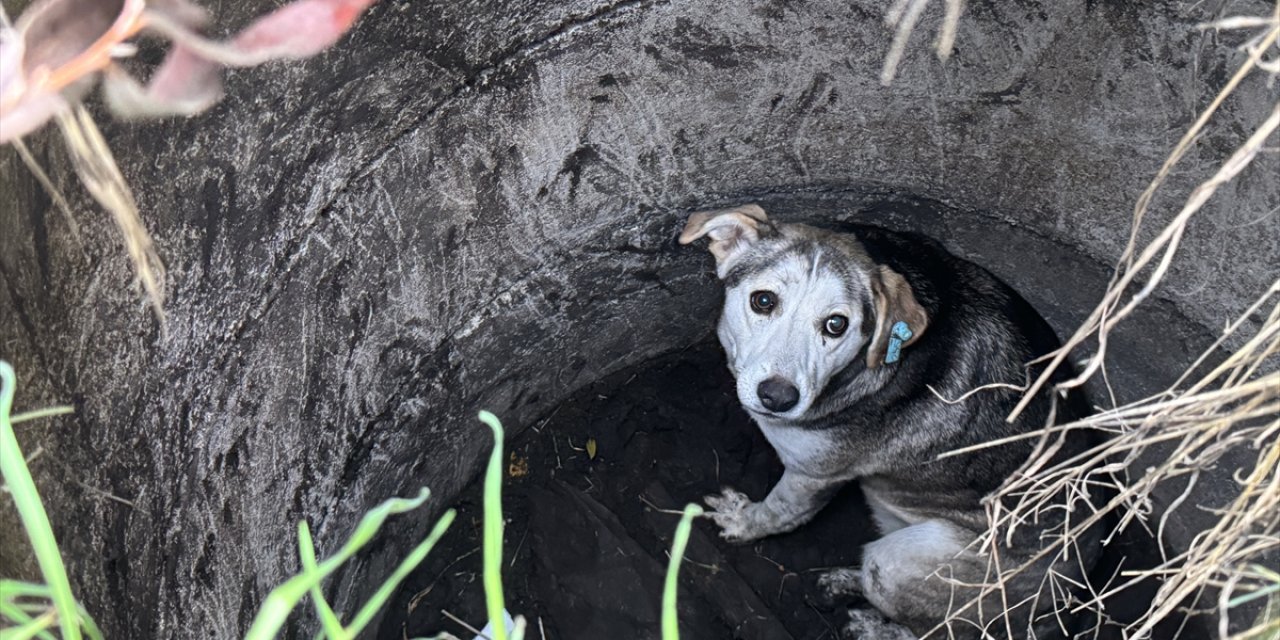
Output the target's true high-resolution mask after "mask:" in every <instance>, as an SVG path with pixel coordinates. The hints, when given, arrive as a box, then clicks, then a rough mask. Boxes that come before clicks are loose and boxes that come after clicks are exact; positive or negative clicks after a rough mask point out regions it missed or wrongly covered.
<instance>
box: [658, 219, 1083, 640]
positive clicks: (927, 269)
mask: <svg viewBox="0 0 1280 640" xmlns="http://www.w3.org/2000/svg"><path fill="white" fill-rule="evenodd" d="M704 237H706V238H708V239H709V240H710V244H709V249H710V251H711V253H712V255H713V256H714V257H715V263H716V274H717V275H718V276H719V278H720V279H721V280H722V281H723V284H724V288H725V296H724V310H723V314H722V316H721V318H720V321H719V326H718V330H717V334H718V336H719V339H720V343H721V344H722V345H723V347H724V351H725V354H726V357H727V361H728V365H729V369H730V371H731V372H732V374H733V376H734V377H735V379H736V381H737V395H738V398H739V400H740V402H741V403H742V406H743V407H744V408H745V409H746V411H747V412H748V413H749V414H750V415H751V417H752V418H753V419H754V420H755V422H756V423H757V424H758V425H759V427H760V429H761V430H762V431H763V433H764V435H765V437H766V438H767V439H768V441H769V443H770V444H771V445H772V446H773V448H774V450H775V451H776V452H777V454H778V457H779V458H780V459H781V461H782V463H783V466H784V469H785V470H784V472H783V475H782V478H781V479H780V480H779V481H778V483H777V484H776V485H775V486H774V487H773V489H772V490H771V491H770V492H769V495H768V496H767V497H766V498H765V499H764V500H763V501H761V502H753V501H751V500H750V499H749V498H747V496H745V495H743V494H741V493H739V492H737V491H734V490H733V489H731V488H724V490H723V492H722V493H721V494H720V495H717V496H709V497H707V498H706V503H707V505H708V506H709V507H710V508H711V509H712V511H710V512H709V514H708V515H709V516H710V517H711V518H712V519H713V520H714V522H715V523H716V524H717V525H718V526H719V528H720V529H721V536H722V537H724V538H725V539H727V540H729V541H733V542H747V541H752V540H756V539H759V538H762V537H765V536H770V535H775V534H779V533H783V532H787V531H791V530H793V529H795V528H796V527H799V526H800V525H802V524H804V523H805V522H807V521H809V520H810V519H811V518H813V516H814V514H816V513H817V512H818V511H819V510H820V509H822V508H823V507H824V506H825V505H826V503H827V501H828V500H829V499H830V498H831V497H832V495H833V494H834V493H835V492H836V491H837V489H839V488H840V487H841V486H842V485H845V484H846V483H848V482H851V481H855V480H856V481H857V482H858V483H859V484H860V485H861V489H862V492H863V494H864V495H865V497H866V500H867V503H868V505H869V507H870V509H871V515H872V520H873V521H874V523H875V524H876V526H877V528H878V529H879V531H880V533H881V534H882V537H880V538H879V539H877V540H875V541H873V542H871V543H870V544H868V545H866V547H865V548H864V550H863V557H862V564H861V567H860V568H858V569H838V570H835V571H832V572H830V573H828V574H826V575H824V576H823V577H822V578H821V579H820V584H821V585H822V586H823V587H824V588H825V589H827V590H828V591H829V592H831V593H832V594H843V593H852V594H860V595H861V596H862V597H864V598H865V599H866V600H867V602H869V603H870V604H871V605H872V606H873V607H874V608H875V610H874V611H871V610H865V609H853V610H851V611H850V616H851V619H850V622H849V624H848V626H847V627H846V628H845V632H846V635H847V637H852V638H867V639H878V640H899V639H907V638H911V639H914V638H917V637H921V636H926V635H927V634H932V635H930V637H943V638H986V637H995V638H1002V637H1007V636H1010V635H1012V636H1014V637H1018V636H1022V635H1023V634H1024V632H1025V635H1026V637H1036V638H1048V637H1054V636H1055V634H1058V635H1061V634H1062V632H1061V631H1060V630H1057V631H1055V629H1058V628H1059V625H1058V622H1057V621H1055V620H1052V619H1049V618H1052V617H1053V616H1052V615H1050V614H1049V613H1046V612H1051V610H1053V609H1054V607H1053V606H1052V604H1053V597H1050V596H1045V597H1036V594H1037V593H1039V591H1040V590H1041V589H1042V587H1043V583H1044V581H1045V576H1046V574H1047V572H1048V571H1049V570H1050V569H1052V570H1054V571H1056V572H1058V575H1060V576H1063V577H1065V578H1067V579H1068V580H1076V581H1079V580H1080V578H1081V575H1082V574H1083V573H1084V572H1087V571H1088V569H1089V568H1090V567H1091V566H1092V565H1093V564H1094V562H1095V561H1096V559H1097V556H1098V554H1099V552H1098V549H1099V548H1100V544H1098V540H1099V538H1100V536H1095V537H1089V536H1085V539H1083V540H1079V541H1078V544H1077V545H1076V546H1077V549H1078V550H1077V552H1076V553H1075V554H1073V555H1072V556H1071V558H1070V560H1069V562H1057V563H1055V562H1054V560H1053V554H1047V555H1046V554H1041V555H1046V557H1045V558H1044V559H1039V560H1038V561H1037V562H1036V563H1034V564H1033V566H1032V567H1031V569H1030V570H1028V571H1024V572H1022V573H1020V574H1018V575H1016V576H1013V577H1010V578H1008V579H1007V580H1006V583H1007V585H1006V588H1005V589H1004V590H1003V592H1002V593H1000V594H999V595H998V596H996V595H995V594H993V593H988V594H986V595H985V598H984V597H980V596H983V594H982V593H981V591H980V589H979V587H980V586H981V585H983V584H988V583H990V582H991V580H992V578H993V575H995V570H993V562H992V560H993V558H992V554H991V553H990V551H989V549H983V548H982V545H980V544H976V541H977V540H978V539H979V537H980V536H981V535H982V534H983V533H984V532H986V531H987V529H988V526H989V525H988V516H987V512H986V507H985V506H984V498H987V497H988V496H990V495H992V494H993V492H995V491H996V490H997V489H998V488H999V487H1000V486H1001V484H1002V483H1004V482H1005V480H1006V479H1007V478H1009V477H1010V476H1011V474H1013V473H1015V472H1016V471H1018V469H1019V468H1020V467H1021V466H1022V465H1023V464H1024V463H1026V462H1027V460H1028V458H1029V457H1030V456H1031V455H1032V454H1033V452H1035V451H1036V447H1037V446H1042V444H1043V443H1039V444H1038V441H1037V437H1039V436H1033V437H1029V438H1023V439H1015V440H1014V441H1013V442H1010V443H1008V444H1001V445H999V446H990V447H985V448H982V447H979V448H977V449H976V450H974V451H972V452H970V453H965V454H962V455H955V456H949V457H940V455H941V454H944V453H947V452H949V451H954V450H956V449H960V448H964V447H970V446H973V445H980V444H983V443H989V442H991V441H993V440H997V439H1001V438H1006V437H1008V436H1016V435H1019V434H1025V433H1028V432H1033V431H1036V430H1039V429H1040V428H1042V427H1044V426H1045V425H1046V424H1047V422H1048V421H1049V420H1050V418H1051V413H1052V414H1054V415H1055V416H1056V420H1057V422H1059V423H1061V422H1064V421H1068V420H1071V419H1075V418H1080V417H1084V416H1085V415H1087V413H1088V404H1087V402H1086V401H1085V400H1084V399H1083V398H1082V397H1081V396H1080V395H1079V394H1078V393H1072V394H1070V395H1069V396H1068V397H1066V398H1059V399H1058V401H1057V402H1056V403H1055V402H1053V400H1052V398H1051V397H1050V392H1048V391H1046V392H1043V393H1040V394H1038V395H1037V396H1036V397H1035V398H1034V399H1033V401H1032V402H1031V403H1030V404H1029V405H1028V406H1027V407H1026V408H1025V410H1024V411H1022V413H1021V414H1020V415H1019V417H1018V418H1017V420H1015V421H1013V422H1008V421H1006V418H1007V416H1009V415H1010V413H1011V410H1012V409H1013V407H1014V406H1015V405H1016V404H1017V402H1018V400H1019V399H1020V397H1021V395H1022V394H1021V392H1019V391H1017V390H1016V389H1014V390H1011V389H1008V388H996V389H986V390H981V391H978V392H975V393H973V394H971V395H970V396H969V397H967V398H966V399H964V400H963V401H958V402H957V401H955V400H954V399H955V398H960V397H961V396H963V395H964V394H966V393H967V392H969V391H971V390H974V389H977V388H979V387H982V386H984V385H991V384H993V383H1005V384H1007V385H1013V386H1017V385H1022V384H1024V383H1025V382H1026V380H1027V379H1028V375H1029V369H1028V363H1030V362H1031V361H1033V360H1034V359H1036V358H1037V357H1039V356H1041V355H1044V354H1045V353H1048V352H1050V351H1053V350H1054V349H1057V348H1058V347H1059V345H1060V343H1059V341H1058V337H1057V336H1056V335H1055V333H1054V331H1053V329H1052V328H1051V327H1050V326H1049V324H1048V323H1047V322H1046V321H1045V320H1044V319H1043V318H1042V317H1041V316H1040V315H1039V314H1038V313H1036V311H1035V310H1034V309H1033V308H1032V307H1031V305H1030V304H1028V303H1027V302H1026V301H1025V300H1023V299H1022V297H1020V296H1019V295H1018V294H1017V293H1016V292H1014V291H1013V289H1011V288H1010V287H1009V286H1007V285H1005V284H1004V283H1003V282H1001V281H1000V280H998V279H997V278H996V277H995V276H994V275H992V274H991V273H989V272H987V271H986V270H984V269H982V268H981V267H978V266H977V265H975V264H973V263H970V262H967V261H965V260H962V259H960V258H957V257H955V256H953V255H951V254H950V253H948V252H947V251H946V250H945V249H943V248H942V246H941V245H940V244H939V243H937V242H935V241H933V240H930V239H928V238H925V237H924V236H920V235H915V234H906V233H894V232H890V231H886V230H883V229H878V228H875V227H869V226H852V227H851V228H850V229H849V232H837V231H833V230H827V229H820V228H816V227H812V226H806V225H802V224H778V223H775V222H773V221H771V220H769V218H768V216H767V215H766V213H765V211H764V210H763V209H762V208H760V207H759V206H758V205H754V204H749V205H744V206H739V207H735V208H730V209H722V210H716V211H705V212H699V213H695V214H693V215H692V216H690V217H689V219H688V223H687V225H686V226H685V228H684V230H683V232H682V233H681V235H680V237H679V242H680V243H681V244H689V243H692V242H694V241H696V240H698V239H700V238H704ZM1034 371H1035V368H1034V367H1033V368H1032V369H1031V372H1032V373H1034ZM1067 373H1069V372H1067V371H1065V370H1064V371H1061V372H1059V373H1057V374H1055V378H1054V379H1055V380H1061V379H1062V378H1063V376H1064V375H1067ZM948 399H950V400H948ZM1044 437H1048V436H1044ZM1056 437H1058V439H1059V440H1058V441H1057V442H1056V443H1054V446H1055V447H1057V449H1056V454H1055V456H1054V459H1055V460H1060V459H1066V458H1065V456H1071V455H1076V454H1079V453H1080V452H1082V451H1084V450H1085V449H1086V448H1087V447H1088V446H1090V445H1091V444H1092V438H1091V437H1090V436H1087V435H1083V434H1081V432H1078V431H1068V432H1066V433H1065V434H1062V435H1058V436H1056ZM1042 450H1043V449H1042ZM1064 503H1065V498H1064ZM1063 511H1066V510H1065V509H1064V510H1063ZM1066 517H1067V516H1066V515H1064V514H1062V513H1057V512H1053V513H1046V514H1044V515H1043V517H1042V518H1040V519H1039V520H1038V521H1037V522H1034V523H1024V524H1022V525H1021V526H1020V527H1018V528H1017V529H1016V531H1015V534H1014V535H1012V536H1001V537H1000V539H999V540H1000V541H999V543H998V549H999V554H998V555H999V556H1000V557H999V561H1000V563H1001V564H1000V565H995V566H1003V567H1004V568H1005V569H1009V568H1013V567H1016V566H1018V565H1020V564H1022V563H1024V562H1028V561H1030V560H1033V559H1036V556H1037V554H1038V553H1039V552H1040V551H1041V550H1042V549H1044V545H1045V544H1047V543H1046V542H1045V540H1044V539H1043V538H1044V537H1045V536H1043V535H1042V534H1044V533H1045V532H1047V531H1051V530H1054V529H1055V528H1059V527H1061V526H1062V525H1063V522H1064V519H1065V518H1066ZM1006 538H1007V539H1006ZM966 607H967V608H966Z"/></svg>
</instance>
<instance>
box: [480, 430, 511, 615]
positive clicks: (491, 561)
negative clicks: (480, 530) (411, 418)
mask: <svg viewBox="0 0 1280 640" xmlns="http://www.w3.org/2000/svg"><path fill="white" fill-rule="evenodd" d="M480 421H481V422H483V423H485V424H487V425H489V428H490V429H492V430H493V453H492V454H490V455H489V470H488V471H487V472H485V476H484V543H483V547H484V599H485V605H486V608H487V609H488V612H489V623H490V624H491V625H492V633H493V636H492V640H507V625H506V623H505V622H504V621H503V617H502V612H503V611H505V610H506V604H505V603H504V602H503V597H502V525H503V522H502V438H503V432H502V423H501V422H500V421H499V420H498V417H497V416H495V415H493V414H492V413H489V412H488V411H481V412H480Z"/></svg>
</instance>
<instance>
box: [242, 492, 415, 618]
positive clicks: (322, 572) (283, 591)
mask: <svg viewBox="0 0 1280 640" xmlns="http://www.w3.org/2000/svg"><path fill="white" fill-rule="evenodd" d="M430 495H431V492H430V491H428V490H427V489H426V488H423V489H422V491H420V492H419V493H418V497H416V498H413V499H412V500H410V499H407V498H392V499H390V500H387V501H386V502H383V503H382V504H380V505H378V506H377V507H375V508H374V509H373V510H371V511H369V512H368V513H366V514H364V517H363V518H361V519H360V524H359V525H357V526H356V531H355V533H353V534H352V535H351V538H350V539H349V540H347V543H346V544H345V545H343V546H342V549H340V550H339V551H338V553H337V554H336V555H334V556H332V557H330V558H328V559H327V560H325V561H324V562H322V563H320V565H319V566H318V567H317V571H316V572H315V573H303V574H300V575H296V576H294V577H292V578H290V579H289V580H287V581H286V582H285V583H284V584H282V585H280V586H278V587H276V588H275V589H272V590H271V593H268V594H267V598H266V599H265V600H263V601H262V608H260V609H258V615H257V616H255V617H254V619H253V624H252V625H250V626H249V632H248V633H246V634H245V640H273V639H274V638H275V637H276V634H277V633H279V632H280V628H281V627H283V626H284V623H285V621H286V620H288V618H289V613H290V612H291V611H293V608H294V607H296V606H298V602H299V601H300V600H302V598H303V597H305V596H306V595H307V593H308V592H309V591H310V590H311V585H312V584H313V583H316V582H318V581H320V580H323V579H325V578H327V577H328V576H329V574H331V573H333V572H334V570H336V569H337V568H338V567H339V566H340V565H341V564H342V563H343V562H346V561H347V560H348V559H349V558H350V557H351V556H353V555H355V553H356V551H359V550H360V548H361V547H363V546H364V545H365V544H366V543H368V542H369V540H370V539H371V538H373V536H375V535H377V533H378V529H380V528H382V523H384V522H386V520H387V518H388V517H390V516H392V515H395V514H398V513H404V512H406V511H410V510H412V509H417V508H418V507H419V506H421V505H422V503H423V502H426V500H427V497H429V496H430Z"/></svg>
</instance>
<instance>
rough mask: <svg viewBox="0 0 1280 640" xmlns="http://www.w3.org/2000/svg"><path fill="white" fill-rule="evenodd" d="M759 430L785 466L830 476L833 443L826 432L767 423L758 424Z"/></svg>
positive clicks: (834, 448)
mask: <svg viewBox="0 0 1280 640" xmlns="http://www.w3.org/2000/svg"><path fill="white" fill-rule="evenodd" d="M760 431H761V432H762V433H764V437H765V439H767V440H768V441H769V444H770V445H772V446H773V450H774V451H777V452H778V458H779V459H781V460H782V464H783V465H785V466H786V467H787V468H788V469H795V470H797V471H802V472H805V473H807V474H810V475H814V476H825V475H830V474H831V473H832V472H833V471H834V470H833V469H831V468H830V467H831V466H832V462H833V461H834V459H835V457H836V456H834V455H833V454H834V453H835V451H836V442H835V441H834V440H833V439H832V438H831V435H830V433H829V432H827V431H818V430H813V429H803V428H800V427H788V426H777V425H773V426H770V425H767V424H764V423H760Z"/></svg>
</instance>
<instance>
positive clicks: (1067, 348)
mask: <svg viewBox="0 0 1280 640" xmlns="http://www.w3.org/2000/svg"><path fill="white" fill-rule="evenodd" d="M1276 12H1277V13H1276V14H1275V15H1274V16H1273V17H1272V18H1269V19H1265V20H1264V22H1263V24H1265V25H1266V30H1265V31H1264V32H1263V33H1261V34H1259V35H1258V36H1255V38H1253V39H1252V40H1250V43H1252V44H1248V47H1247V50H1248V51H1249V56H1248V58H1246V60H1245V61H1244V63H1243V64H1241V65H1240V68H1239V69H1238V70H1237V71H1236V73H1235V74H1234V75H1233V76H1232V77H1231V79H1230V80H1229V81H1228V82H1227V84H1226V86H1224V87H1223V88H1222V90H1221V91H1219V92H1218V95H1217V97H1216V98H1215V99H1214V100H1213V102H1212V103H1210V105H1209V106H1208V107H1207V108H1206V109H1205V110H1204V111H1203V112H1202V113H1201V114H1200V117H1199V118H1197V119H1196V122H1195V123H1194V124H1193V125H1192V126H1191V128H1189V129H1188V130H1187V132H1186V134H1185V135H1184V136H1183V137H1182V140H1180V141H1179V142H1178V145H1177V146H1176V147H1175V148H1174V150H1173V151H1172V152H1171V153H1170V154H1169V157H1168V158H1167V159H1166V160H1165V162H1164V165H1163V166H1161V167H1160V170H1159V171H1158V172H1157V173H1156V176H1155V178H1154V179H1153V180H1152V181H1151V184H1150V185H1148V187H1147V189H1146V190H1145V191H1144V192H1143V193H1142V195H1141V196H1140V197H1139V198H1138V201H1137V204H1136V205H1135V206H1134V211H1133V225H1132V230H1131V232H1130V235H1129V242H1128V244H1127V246H1126V247H1125V249H1124V252H1123V253H1121V256H1120V263H1119V264H1118V265H1117V267H1116V272H1115V276H1114V277H1113V278H1112V281H1111V283H1110V285H1109V286H1108V288H1107V291H1106V293H1105V294H1104V295H1103V298H1102V302H1100V303H1099V304H1098V306H1097V307H1096V308H1095V309H1094V310H1093V313H1091V314H1090V315H1089V318H1088V319H1087V320H1086V321H1085V322H1084V323H1083V324H1082V325H1081V326H1080V328H1079V329H1077V330H1076V332H1075V334H1073V335H1072V336H1071V337H1070V338H1069V339H1068V340H1066V342H1064V343H1063V345H1062V347H1061V348H1059V349H1058V350H1056V351H1054V352H1052V353H1050V354H1048V355H1046V356H1045V357H1044V358H1043V359H1042V360H1049V366H1048V367H1046V368H1045V370H1044V372H1043V373H1042V374H1041V375H1040V377H1039V378H1037V379H1036V380H1035V382H1033V383H1032V384H1031V386H1030V388H1029V389H1028V390H1027V393H1026V394H1025V395H1024V396H1023V399H1022V401H1021V402H1019V403H1018V406H1017V407H1016V408H1015V409H1014V410H1013V413H1012V414H1010V416H1009V420H1010V421H1013V420H1014V419H1016V418H1017V417H1018V415H1019V414H1021V413H1022V411H1023V409H1025V408H1026V406H1027V404H1028V403H1030V402H1031V399H1032V398H1033V397H1034V396H1035V394H1036V393H1037V392H1039V391H1040V389H1042V388H1043V387H1044V386H1045V385H1046V384H1048V382H1049V378H1050V376H1052V375H1053V372H1054V371H1056V370H1057V368H1058V367H1059V366H1060V365H1061V364H1062V363H1063V362H1064V361H1065V360H1066V359H1067V357H1068V356H1069V355H1070V354H1071V352H1072V351H1073V350H1074V349H1075V348H1076V347H1079V346H1080V345H1082V344H1084V343H1085V342H1086V341H1087V340H1089V339H1090V338H1091V337H1096V339H1097V341H1098V349H1097V351H1096V352H1095V353H1094V354H1093V355H1092V356H1090V357H1089V359H1088V360H1087V362H1086V364H1085V366H1084V367H1082V370H1081V372H1080V374H1079V375H1078V376H1076V377H1075V378H1073V379H1071V380H1068V381H1066V382H1063V383H1061V384H1060V385H1058V386H1059V388H1070V387H1077V386H1080V385H1082V384H1084V383H1085V381H1087V380H1088V379H1089V378H1091V377H1092V376H1093V375H1094V374H1095V373H1097V371H1098V370H1099V369H1100V368H1101V367H1102V364H1103V362H1104V361H1105V359H1106V352H1107V338H1108V336H1109V334H1110V332H1111V331H1112V329H1114V328H1115V327H1116V325H1117V324H1119V323H1120V321H1122V320H1124V318H1125V317H1126V316H1128V315H1129V314H1130V313H1132V312H1133V310H1134V309H1135V308H1136V307H1137V306H1138V305H1139V304H1141V303H1142V302H1143V301H1144V300H1146V299H1147V297H1148V296H1149V295H1150V294H1151V292H1152V291H1154V290H1155V288H1156V287H1157V286H1158V285H1159V284H1160V282H1161V281H1162V280H1163V279H1164V276H1165V274H1166V273H1167V271H1168V269H1169V265H1170V264H1171V263H1172V261H1173V258H1174V256H1175V255H1176V254H1177V250H1178V245H1179V242H1180V241H1181V239H1182V236H1183V234H1184V233H1185V232H1186V228H1187V223H1188V222H1190V220H1191V218H1192V217H1193V216H1194V215H1195V214H1196V213H1198V212H1199V211H1200V208H1201V207H1203V206H1204V203H1205V202H1207V201H1208V200H1209V198H1210V197H1212V196H1213V194H1214V192H1215V191H1217V189H1218V187H1220V186H1221V185H1223V184H1225V183H1226V182H1229V181H1230V180H1231V179H1232V178H1234V177H1235V176H1236V175H1237V174H1239V173H1240V171H1242V170H1244V168H1245V167H1246V166H1248V165H1249V163H1251V162H1252V161H1253V159H1254V158H1255V157H1256V156H1257V154H1258V153H1259V152H1260V151H1261V150H1262V148H1263V145H1264V144H1265V142H1266V140H1267V138H1268V137H1269V136H1270V135H1271V134H1272V133H1274V132H1275V131H1276V129H1277V128H1278V127H1280V103H1277V104H1276V106H1275V108H1274V109H1273V110H1272V112H1271V115H1270V116H1269V117H1268V118H1267V119H1266V120H1264V121H1263V123H1262V124H1261V125H1259V126H1258V128H1257V129H1256V130H1255V131H1254V133H1253V135H1251V136H1250V137H1249V139H1248V140H1247V141H1246V142H1245V144H1243V145H1241V146H1240V148H1238V149H1237V150H1236V152H1235V153H1234V154H1232V156H1231V158H1229V159H1228V160H1227V161H1226V162H1225V163H1224V164H1223V165H1222V167H1221V168H1219V170H1218V172H1217V174H1215V175H1214V176H1213V177H1212V178H1210V179H1209V180H1207V181H1205V182H1203V183H1202V184H1200V186H1198V187H1197V188H1196V189H1195V190H1194V191H1192V193H1191V196H1190V197H1189V198H1188V199H1187V202H1186V204H1185V205H1184V206H1183V208H1182V210H1181V211H1179V212H1178V214H1177V215H1176V216H1174V218H1173V220H1172V221H1171V222H1169V224H1168V225H1166V226H1165V228H1164V229H1163V230H1162V231H1161V233H1160V234H1158V235H1157V236H1156V238H1155V239H1153V240H1152V241H1151V242H1150V243H1148V244H1147V245H1146V247H1145V248H1143V249H1142V251H1141V253H1139V252H1138V235H1139V231H1140V229H1141V227H1142V222H1143V219H1144V217H1145V216H1146V213H1147V210H1148V208H1149V207H1150V204H1151V200H1152V198H1153V197H1154V195H1155V193H1156V192H1157V190H1158V189H1159V188H1160V186H1161V185H1163V184H1164V181H1165V179H1166V178H1167V177H1168V175H1169V173H1170V172H1171V171H1172V169H1173V167H1174V165H1176V164H1177V163H1178V161H1179V160H1181V159H1182V158H1183V157H1184V156H1185V155H1186V153H1187V151H1188V150H1189V149H1190V148H1191V146H1192V145H1193V144H1194V143H1195V140H1196V139H1197V138H1198V137H1199V136H1200V134H1201V133H1202V132H1203V130H1204V127H1205V125H1206V124H1208V122H1209V120H1210V118H1211V117H1212V116H1213V114H1214V113H1215V112H1216V111H1217V109H1218V107H1219V106H1220V105H1221V104H1222V103H1223V102H1224V101H1225V100H1226V98H1227V96H1229V95H1231V93H1232V92H1233V91H1235V89H1236V87H1237V86H1239V84H1240V82H1241V81H1242V80H1243V79H1244V78H1245V76H1247V75H1248V74H1249V73H1250V72H1252V71H1253V70H1254V69H1256V68H1259V67H1260V63H1262V65H1261V66H1262V67H1263V68H1264V70H1265V69H1268V68H1269V67H1270V66H1271V63H1270V62H1266V61H1263V56H1264V54H1265V53H1266V52H1267V51H1268V50H1269V49H1270V48H1271V47H1272V46H1273V45H1275V44H1276V41H1277V38H1278V37H1280V4H1277V8H1276ZM1226 24H1233V23H1232V22H1227V23H1226ZM1255 41H1256V42H1255ZM1135 255H1137V257H1136V258H1135V257H1134V256H1135ZM1157 257H1159V258H1160V261H1159V263H1158V264H1156V265H1155V268H1154V271H1153V272H1152V273H1151V275H1150V276H1149V277H1148V278H1147V282H1146V284H1145V285H1144V286H1143V287H1142V288H1141V289H1139V290H1138V291H1136V292H1134V293H1132V295H1129V296H1128V301H1127V302H1125V298H1126V295H1127V294H1129V292H1130V287H1131V285H1133V284H1134V281H1135V280H1136V279H1137V277H1138V276H1139V274H1140V273H1141V272H1142V271H1143V270H1144V269H1145V268H1146V267H1148V266H1150V265H1151V264H1152V262H1153V261H1154V260H1155V259H1156V258H1157ZM1122 303H1123V306H1121V304H1122Z"/></svg>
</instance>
